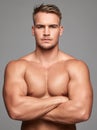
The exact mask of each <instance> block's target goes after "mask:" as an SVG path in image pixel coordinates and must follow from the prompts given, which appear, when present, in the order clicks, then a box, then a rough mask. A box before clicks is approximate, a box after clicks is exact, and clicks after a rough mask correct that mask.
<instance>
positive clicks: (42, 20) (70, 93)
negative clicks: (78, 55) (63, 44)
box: [3, 4, 93, 130]
mask: <svg viewBox="0 0 97 130" xmlns="http://www.w3.org/2000/svg"><path fill="white" fill-rule="evenodd" d="M33 20H34V25H33V27H32V34H33V35H34V36H35V40H36V49H35V51H34V52H32V53H30V54H28V55H26V56H24V57H22V58H20V59H18V60H15V61H11V62H10V63H8V65H7V66H6V69H5V80H4V91H3V95H4V101H5V105H6V108H7V111H8V114H9V116H10V117H11V118H12V119H15V120H21V121H22V126H21V130H76V126H75V124H76V123H79V122H82V121H86V120H88V119H89V117H90V114H91V109H92V95H93V94H92V86H91V82H90V77H89V70H88V67H87V65H86V64H85V63H84V62H83V61H80V60H78V59H75V58H74V57H72V56H70V55H67V54H65V53H63V52H62V51H60V50H59V37H60V36H61V35H62V33H63V27H62V26H61V12H60V10H59V9H58V8H57V7H56V6H55V5H43V4H42V5H40V6H39V7H36V8H35V9H34V12H33Z"/></svg>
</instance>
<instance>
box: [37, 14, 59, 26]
mask: <svg viewBox="0 0 97 130" xmlns="http://www.w3.org/2000/svg"><path fill="white" fill-rule="evenodd" d="M34 20H35V22H36V23H37V22H38V23H53V24H57V23H59V21H60V19H59V17H58V16H57V15H56V14H54V13H45V12H39V13H37V14H36V15H35V17H34Z"/></svg>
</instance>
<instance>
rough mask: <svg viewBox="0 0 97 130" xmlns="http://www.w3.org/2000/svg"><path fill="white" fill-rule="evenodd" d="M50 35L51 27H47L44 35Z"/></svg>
mask: <svg viewBox="0 0 97 130" xmlns="http://www.w3.org/2000/svg"><path fill="white" fill-rule="evenodd" d="M48 35H50V29H49V27H45V28H44V36H48Z"/></svg>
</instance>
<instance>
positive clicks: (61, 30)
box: [60, 26, 64, 36]
mask: <svg viewBox="0 0 97 130" xmlns="http://www.w3.org/2000/svg"><path fill="white" fill-rule="evenodd" d="M63 31H64V27H63V26H60V36H62V34H63Z"/></svg>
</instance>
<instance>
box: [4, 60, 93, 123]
mask: <svg viewBox="0 0 97 130" xmlns="http://www.w3.org/2000/svg"><path fill="white" fill-rule="evenodd" d="M25 66H26V63H24V61H22V62H20V61H14V62H11V63H9V64H8V65H7V67H6V70H5V78H4V88H3V96H4V101H5V105H6V108H7V111H8V114H9V116H10V117H11V118H12V119H16V120H22V121H24V120H32V119H37V118H38V119H44V120H50V121H53V122H59V123H64V124H74V123H78V122H81V121H86V120H88V119H89V117H90V114H91V110H92V100H93V92H92V87H91V82H90V77H89V71H88V68H87V66H86V65H85V64H84V63H83V62H78V63H77V64H76V63H71V65H70V67H68V72H69V75H70V82H69V84H68V97H65V96H55V97H48V98H43V99H41V98H40V99H39V98H35V97H31V96H28V95H27V85H26V82H25V78H24V73H25Z"/></svg>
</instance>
